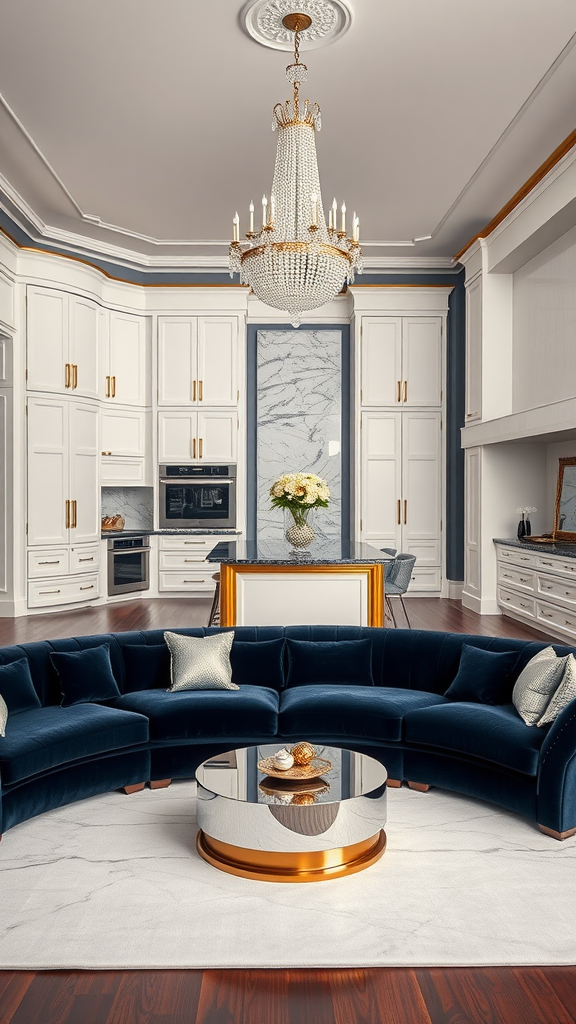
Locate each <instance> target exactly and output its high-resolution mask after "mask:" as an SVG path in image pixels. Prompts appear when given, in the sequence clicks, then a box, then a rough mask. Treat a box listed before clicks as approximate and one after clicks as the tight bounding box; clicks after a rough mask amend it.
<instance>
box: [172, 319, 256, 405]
mask: <svg viewBox="0 0 576 1024" xmlns="http://www.w3.org/2000/svg"><path fill="white" fill-rule="evenodd" d="M238 330H239V327H238V317H236V316H199V317H193V316H186V317H159V318H158V405H159V406H182V407H185V406H197V407H199V408H200V407H206V406H208V407H220V406H236V404H237V402H238Z"/></svg>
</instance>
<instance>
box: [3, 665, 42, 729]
mask: <svg viewBox="0 0 576 1024" xmlns="http://www.w3.org/2000/svg"><path fill="white" fill-rule="evenodd" d="M0 693H1V694H2V696H3V698H4V700H5V701H6V707H7V708H8V714H9V715H17V714H18V712H19V711H30V710H31V708H39V707H41V704H40V698H39V697H38V694H37V693H36V690H35V689H34V683H33V682H32V676H31V675H30V665H29V664H28V659H27V658H17V659H16V661H11V662H9V663H8V664H7V665H0Z"/></svg>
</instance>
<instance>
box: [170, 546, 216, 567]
mask: <svg viewBox="0 0 576 1024" xmlns="http://www.w3.org/2000/svg"><path fill="white" fill-rule="evenodd" d="M207 554H208V552H207V551H204V550H202V549H201V548H187V549H186V551H161V552H160V554H159V567H160V569H183V570H184V571H187V569H188V567H190V568H192V569H194V568H196V569H198V568H199V567H206V566H208V568H210V566H211V565H212V562H206V555H207Z"/></svg>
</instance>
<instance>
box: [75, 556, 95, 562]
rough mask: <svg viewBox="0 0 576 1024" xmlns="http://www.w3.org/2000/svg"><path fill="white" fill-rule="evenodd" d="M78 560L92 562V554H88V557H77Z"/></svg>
mask: <svg viewBox="0 0 576 1024" xmlns="http://www.w3.org/2000/svg"><path fill="white" fill-rule="evenodd" d="M78 561H79V562H93V561H94V555H90V558H79V559H78Z"/></svg>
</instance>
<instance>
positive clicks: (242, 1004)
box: [195, 970, 291, 1024]
mask: <svg viewBox="0 0 576 1024" xmlns="http://www.w3.org/2000/svg"><path fill="white" fill-rule="evenodd" d="M288 974H289V972H288V971H283V970H275V971H264V970H256V971H252V970H250V971H216V970H210V971H205V972H204V978H203V981H202V990H201V993H200V1002H199V1006H198V1012H197V1016H196V1020H195V1024H233V1022H234V1021H242V1024H262V1022H264V1021H271V1022H273V1024H290V1021H291V1018H290V1015H289V1005H290V994H289V982H288Z"/></svg>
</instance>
